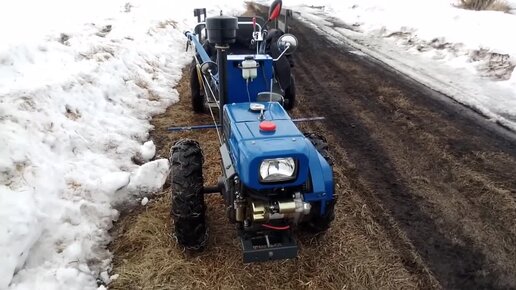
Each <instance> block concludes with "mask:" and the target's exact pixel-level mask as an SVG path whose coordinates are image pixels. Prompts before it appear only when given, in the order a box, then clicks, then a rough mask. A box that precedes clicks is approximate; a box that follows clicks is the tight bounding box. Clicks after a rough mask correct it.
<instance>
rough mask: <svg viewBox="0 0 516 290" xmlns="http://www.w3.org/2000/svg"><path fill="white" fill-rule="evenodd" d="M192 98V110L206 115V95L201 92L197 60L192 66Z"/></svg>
mask: <svg viewBox="0 0 516 290" xmlns="http://www.w3.org/2000/svg"><path fill="white" fill-rule="evenodd" d="M190 97H191V101H192V110H193V111H194V112H195V113H204V94H203V92H202V90H201V83H200V82H199V76H198V73H197V64H196V62H195V59H194V60H193V61H192V63H191V64H190Z"/></svg>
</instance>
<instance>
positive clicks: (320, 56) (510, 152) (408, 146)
mask: <svg viewBox="0 0 516 290" xmlns="http://www.w3.org/2000/svg"><path fill="white" fill-rule="evenodd" d="M293 28H294V30H293V33H294V34H295V35H297V36H298V38H299V40H300V49H299V50H298V52H297V53H296V55H295V63H296V65H297V67H296V69H295V76H296V79H297V80H298V88H297V89H298V94H299V95H301V96H302V97H301V98H300V104H299V106H298V108H299V110H298V112H297V113H298V114H299V115H307V114H308V115H322V116H325V117H326V120H325V122H324V123H322V124H313V125H309V126H312V127H315V128H318V129H319V130H321V131H325V132H326V133H327V134H328V135H331V136H332V138H331V139H332V141H333V142H334V144H338V148H337V150H336V151H337V152H340V153H341V154H340V157H341V158H339V161H340V162H339V161H338V162H337V165H338V166H340V167H341V168H342V170H343V174H344V175H345V176H346V177H347V179H348V180H349V181H350V182H349V184H350V186H351V192H352V193H351V194H356V195H358V196H359V198H362V199H363V200H364V202H365V203H366V204H367V205H368V206H369V207H370V208H371V209H372V213H373V214H374V219H375V221H376V222H377V223H378V224H380V225H381V226H382V228H383V230H384V231H385V232H386V234H387V235H388V237H389V239H390V240H391V242H392V244H393V245H394V247H395V248H396V249H397V250H398V252H399V254H400V255H401V257H402V261H403V264H404V266H405V268H406V269H407V271H409V272H410V273H412V274H414V275H416V276H418V277H419V279H421V281H422V285H421V286H422V287H423V288H428V287H434V286H436V285H435V280H437V281H438V283H439V284H440V286H441V287H444V288H463V289H473V288H489V289H495V288H506V287H511V288H512V287H516V281H515V278H514V277H515V276H516V275H515V274H516V272H515V271H516V265H515V264H516V262H515V260H514V257H516V256H515V249H514V245H516V234H515V230H514V226H513V222H514V220H515V218H516V207H515V196H516V179H515V178H514V176H516V150H515V143H514V139H511V138H508V137H506V136H504V135H500V134H497V130H496V129H495V130H492V129H493V126H492V125H491V124H486V122H485V121H484V120H481V118H479V117H478V116H475V115H472V114H471V113H469V112H468V109H465V108H462V107H460V106H458V105H457V104H454V103H453V102H449V101H445V100H443V99H442V98H441V99H439V97H438V96H437V97H436V93H435V92H431V91H429V90H428V89H426V88H425V87H424V86H422V85H418V84H416V83H415V82H413V81H411V80H408V79H406V78H404V77H401V76H400V75H399V74H396V73H393V72H391V71H390V70H388V69H386V68H385V67H383V66H381V65H379V64H378V63H376V62H373V61H371V60H367V59H366V58H364V57H360V56H357V55H354V54H352V53H349V50H351V48H346V47H337V46H336V45H334V44H333V43H332V42H330V41H329V40H327V39H326V38H325V37H323V36H321V35H318V34H317V33H315V32H314V31H313V30H312V29H310V28H307V27H306V26H305V25H303V24H301V23H299V22H296V23H295V24H294V25H293ZM509 135H510V133H509ZM330 143H331V141H330ZM339 202H341V203H342V202H344V203H345V202H346V200H345V198H341V199H340V200H339Z"/></svg>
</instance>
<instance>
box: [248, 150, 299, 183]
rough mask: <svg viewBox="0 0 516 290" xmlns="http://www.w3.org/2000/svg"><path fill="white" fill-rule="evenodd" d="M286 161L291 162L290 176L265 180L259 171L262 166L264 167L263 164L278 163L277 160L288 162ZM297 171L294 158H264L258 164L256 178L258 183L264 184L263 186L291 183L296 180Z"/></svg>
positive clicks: (296, 162)
mask: <svg viewBox="0 0 516 290" xmlns="http://www.w3.org/2000/svg"><path fill="white" fill-rule="evenodd" d="M288 159H290V160H291V162H292V165H293V170H292V174H291V175H285V176H284V177H278V176H276V178H274V179H272V180H267V177H265V178H264V177H263V175H262V172H261V171H262V170H261V169H262V166H263V165H264V163H266V162H271V161H278V160H288ZM298 171H299V169H298V160H297V159H296V158H294V157H291V156H285V157H274V158H265V159H263V160H262V161H261V162H260V164H259V166H258V177H259V181H260V183H264V184H275V183H286V182H292V181H294V180H296V179H297V173H298Z"/></svg>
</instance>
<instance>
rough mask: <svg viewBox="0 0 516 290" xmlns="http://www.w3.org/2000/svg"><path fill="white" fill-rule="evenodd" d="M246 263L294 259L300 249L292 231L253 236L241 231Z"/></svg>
mask: <svg viewBox="0 0 516 290" xmlns="http://www.w3.org/2000/svg"><path fill="white" fill-rule="evenodd" d="M240 240H241V243H242V250H243V260H244V263H253V262H265V261H272V260H283V259H293V258H295V257H297V252H298V247H297V244H296V242H295V240H294V238H293V236H292V233H291V231H266V232H263V233H260V234H255V235H251V234H250V233H246V232H244V231H242V230H240Z"/></svg>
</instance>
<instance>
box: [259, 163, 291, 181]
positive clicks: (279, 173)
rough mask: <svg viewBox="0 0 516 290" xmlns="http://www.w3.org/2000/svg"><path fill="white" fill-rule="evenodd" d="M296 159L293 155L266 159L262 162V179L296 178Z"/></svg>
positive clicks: (280, 179)
mask: <svg viewBox="0 0 516 290" xmlns="http://www.w3.org/2000/svg"><path fill="white" fill-rule="evenodd" d="M295 174H296V161H295V160H294V158H292V157H287V158H275V159H265V160H263V161H262V164H260V177H261V179H260V181H262V182H280V181H289V180H292V179H295V178H296V176H295Z"/></svg>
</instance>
